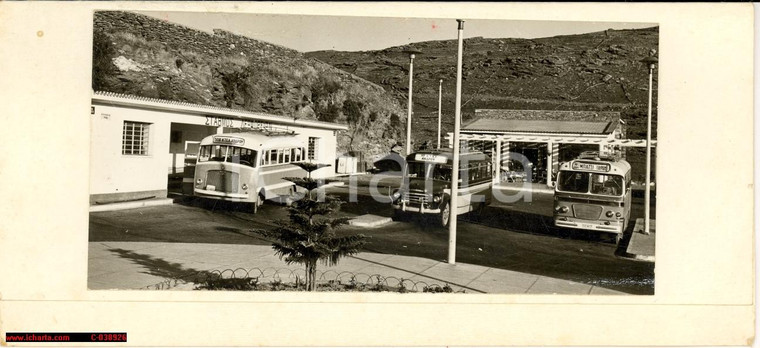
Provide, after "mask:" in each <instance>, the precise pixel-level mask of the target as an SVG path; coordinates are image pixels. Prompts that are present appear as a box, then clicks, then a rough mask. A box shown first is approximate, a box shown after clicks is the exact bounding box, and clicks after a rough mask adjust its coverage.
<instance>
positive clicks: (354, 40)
mask: <svg viewBox="0 0 760 348" xmlns="http://www.w3.org/2000/svg"><path fill="white" fill-rule="evenodd" d="M139 13H142V14H145V15H148V16H151V17H156V18H160V19H163V20H167V21H169V22H173V23H177V24H181V25H184V26H187V27H190V28H194V29H199V30H202V31H206V32H211V31H212V30H213V29H224V30H227V31H230V32H233V33H236V34H240V35H243V36H247V37H250V38H253V39H257V40H262V41H266V42H269V43H273V44H277V45H280V46H285V47H288V48H292V49H295V50H298V51H302V52H311V51H320V50H337V51H368V50H380V49H384V48H388V47H393V46H401V45H406V44H409V43H412V42H421V41H431V40H452V39H456V38H457V22H456V20H454V19H434V18H431V19H420V18H400V17H347V16H303V15H263V14H244V13H203V12H145V11H141V12H139ZM653 26H656V24H654V23H615V22H563V21H510V20H478V19H471V20H467V21H466V22H465V27H464V37H465V38H470V37H477V36H482V37H485V38H529V39H534V38H540V37H550V36H556V35H570V34H582V33H590V32H596V31H602V30H606V29H638V28H649V27H653Z"/></svg>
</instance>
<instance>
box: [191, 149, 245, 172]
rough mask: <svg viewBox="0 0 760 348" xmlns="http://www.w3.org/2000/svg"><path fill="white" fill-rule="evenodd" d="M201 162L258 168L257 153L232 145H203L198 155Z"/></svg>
mask: <svg viewBox="0 0 760 348" xmlns="http://www.w3.org/2000/svg"><path fill="white" fill-rule="evenodd" d="M201 162H229V163H238V164H242V165H246V166H249V167H256V151H254V150H251V149H246V148H242V147H237V146H230V145H203V146H201V150H200V154H199V155H198V163H201Z"/></svg>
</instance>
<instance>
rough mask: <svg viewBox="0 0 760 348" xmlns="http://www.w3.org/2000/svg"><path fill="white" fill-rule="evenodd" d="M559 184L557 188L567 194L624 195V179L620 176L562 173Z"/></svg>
mask: <svg viewBox="0 0 760 348" xmlns="http://www.w3.org/2000/svg"><path fill="white" fill-rule="evenodd" d="M557 184H558V187H557V188H558V189H559V190H560V191H565V192H577V193H591V194H594V195H605V196H621V195H623V193H624V191H623V177H622V176H620V175H607V174H597V173H586V172H574V171H562V172H560V173H559V180H558V181H557Z"/></svg>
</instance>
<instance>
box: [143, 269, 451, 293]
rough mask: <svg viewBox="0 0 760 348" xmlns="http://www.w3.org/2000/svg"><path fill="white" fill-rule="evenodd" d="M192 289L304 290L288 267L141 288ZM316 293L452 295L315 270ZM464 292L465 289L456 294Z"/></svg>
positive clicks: (299, 274) (436, 288) (427, 286)
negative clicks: (358, 292)
mask: <svg viewBox="0 0 760 348" xmlns="http://www.w3.org/2000/svg"><path fill="white" fill-rule="evenodd" d="M190 286H192V289H194V290H202V289H208V290H258V291H304V270H302V269H301V270H292V269H288V268H273V267H270V268H263V269H261V268H250V269H246V268H236V269H224V270H209V271H199V272H194V273H190V274H187V275H184V276H180V277H176V278H169V279H166V280H164V281H162V282H160V283H157V284H153V285H149V286H146V287H144V288H143V289H146V290H171V289H178V288H187V287H190ZM317 290H318V291H384V292H400V293H405V292H426V293H439V292H455V291H454V290H453V289H452V288H451V287H450V286H449V285H448V284H443V285H441V284H437V283H429V282H426V281H423V280H412V279H406V278H397V277H385V276H382V275H380V274H369V273H361V272H359V273H353V272H346V271H342V272H336V271H333V270H327V271H324V272H319V271H317ZM456 292H461V293H464V292H465V291H464V290H460V291H456Z"/></svg>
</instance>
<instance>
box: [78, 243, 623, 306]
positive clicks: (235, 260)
mask: <svg viewBox="0 0 760 348" xmlns="http://www.w3.org/2000/svg"><path fill="white" fill-rule="evenodd" d="M226 269H229V270H236V269H238V271H237V272H238V273H239V274H242V273H243V272H242V270H240V269H244V270H247V271H249V274H259V275H262V276H263V277H264V278H267V277H269V278H274V274H275V272H277V275H278V277H280V279H282V280H283V281H292V280H293V279H294V276H295V274H298V275H301V274H302V270H301V269H300V268H299V267H297V266H295V265H290V266H289V265H287V264H286V263H285V262H283V261H281V260H280V259H279V258H277V257H276V256H274V255H273V252H272V249H271V247H269V246H265V245H230V244H206V243H192V244H189V243H151V242H90V244H89V269H88V287H89V288H90V289H93V290H103V289H152V288H155V286H156V285H158V284H161V285H163V284H166V283H164V282H165V281H167V280H168V279H176V278H180V277H186V276H188V275H190V274H194V273H198V272H200V271H208V270H218V271H224V270H226ZM257 272H261V273H257ZM343 272H350V273H351V274H352V275H355V276H356V279H357V281H360V282H364V279H368V278H369V277H371V276H373V275H381V276H382V277H384V278H388V280H387V282H388V285H390V286H394V285H396V284H398V282H399V281H400V279H404V280H403V281H404V284H405V285H406V286H407V287H408V288H410V289H411V288H416V289H417V290H421V288H422V287H423V286H425V285H434V284H435V285H438V286H443V285H446V284H448V285H449V286H451V287H452V289H453V290H454V291H456V292H460V291H463V292H465V293H501V294H574V295H587V294H591V295H625V293H622V292H618V291H613V290H609V289H605V288H602V287H598V286H593V285H588V284H582V283H577V282H572V281H567V280H561V279H556V278H551V277H545V276H540V275H535V274H529V273H521V272H514V271H509V270H503V269H497V268H492V267H484V266H478V265H471V264H464V263H458V264H456V265H450V264H448V263H445V262H439V261H434V260H430V259H424V258H418V257H410V256H402V255H388V254H377V253H360V254H357V255H355V256H353V257H348V258H345V259H343V260H342V261H341V262H340V263H339V264H338V265H337V266H333V267H326V266H321V267H320V268H319V272H318V273H319V274H320V276H321V277H322V278H323V279H326V280H329V279H342V280H344V281H345V280H347V279H348V277H350V276H351V275H349V274H346V273H343ZM393 282H395V283H393ZM171 285H174V284H173V283H172V284H171ZM192 287H193V284H184V283H180V284H179V286H177V287H174V289H178V290H189V289H192Z"/></svg>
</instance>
